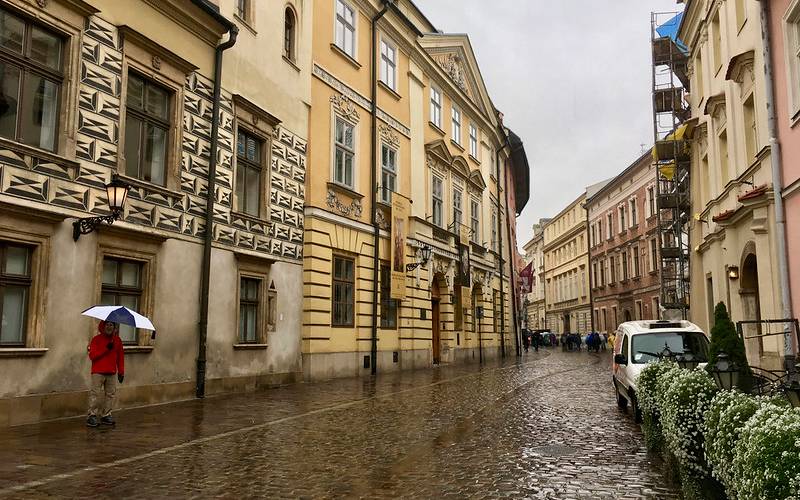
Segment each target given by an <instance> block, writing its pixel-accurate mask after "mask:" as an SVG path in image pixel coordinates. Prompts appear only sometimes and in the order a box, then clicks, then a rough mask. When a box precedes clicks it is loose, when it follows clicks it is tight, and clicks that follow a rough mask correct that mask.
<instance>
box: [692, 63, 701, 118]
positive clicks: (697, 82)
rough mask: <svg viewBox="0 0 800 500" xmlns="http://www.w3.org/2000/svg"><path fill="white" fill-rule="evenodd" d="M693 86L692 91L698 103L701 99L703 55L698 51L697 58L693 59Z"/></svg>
mask: <svg viewBox="0 0 800 500" xmlns="http://www.w3.org/2000/svg"><path fill="white" fill-rule="evenodd" d="M694 74H695V88H693V89H692V91H693V92H692V93H693V94H695V99H696V102H697V103H698V105H699V104H700V103H701V102H702V101H703V55H702V54H701V53H700V52H699V51H698V54H697V59H695V61H694Z"/></svg>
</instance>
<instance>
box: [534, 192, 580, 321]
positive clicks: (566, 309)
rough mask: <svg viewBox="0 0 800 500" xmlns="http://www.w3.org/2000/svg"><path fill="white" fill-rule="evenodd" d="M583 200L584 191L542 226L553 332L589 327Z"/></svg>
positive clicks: (549, 315) (547, 294)
mask: <svg viewBox="0 0 800 500" xmlns="http://www.w3.org/2000/svg"><path fill="white" fill-rule="evenodd" d="M585 201H586V193H583V194H581V195H580V196H579V197H578V198H576V199H575V200H574V201H573V202H572V203H570V204H569V205H568V206H567V207H566V208H565V209H564V210H562V211H561V212H560V213H559V214H558V215H556V216H555V217H553V218H552V219H551V220H550V221H549V222H548V223H547V224H546V225H545V226H544V262H545V303H546V312H545V314H546V321H547V328H548V329H549V330H550V331H551V332H553V333H585V332H588V331H589V330H590V329H591V326H592V318H591V306H590V297H589V281H588V279H589V275H588V269H589V245H588V241H587V240H586V225H587V222H586V211H585V210H584V208H583V204H584V203H585Z"/></svg>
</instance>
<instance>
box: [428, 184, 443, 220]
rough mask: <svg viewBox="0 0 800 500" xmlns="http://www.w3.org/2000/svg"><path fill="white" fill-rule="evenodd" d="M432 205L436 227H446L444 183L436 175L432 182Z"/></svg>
mask: <svg viewBox="0 0 800 500" xmlns="http://www.w3.org/2000/svg"><path fill="white" fill-rule="evenodd" d="M431 205H432V207H431V208H432V209H433V223H434V225H436V226H439V227H444V217H443V214H444V181H443V180H442V178H441V177H438V176H436V175H434V176H433V180H432V182H431Z"/></svg>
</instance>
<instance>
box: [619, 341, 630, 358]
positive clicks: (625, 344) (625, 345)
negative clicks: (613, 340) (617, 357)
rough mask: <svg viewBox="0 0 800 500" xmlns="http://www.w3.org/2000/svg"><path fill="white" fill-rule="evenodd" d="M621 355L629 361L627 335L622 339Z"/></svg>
mask: <svg viewBox="0 0 800 500" xmlns="http://www.w3.org/2000/svg"><path fill="white" fill-rule="evenodd" d="M620 354H622V355H623V356H625V359H628V336H627V335H625V336H624V337H622V352H621V353H620Z"/></svg>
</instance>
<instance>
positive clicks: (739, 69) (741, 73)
mask: <svg viewBox="0 0 800 500" xmlns="http://www.w3.org/2000/svg"><path fill="white" fill-rule="evenodd" d="M755 58H756V54H755V52H754V51H752V50H748V51H747V52H743V53H741V54H739V55H736V56H734V57H733V58H731V62H730V63H729V64H728V70H727V71H726V72H725V79H726V80H733V81H735V82H736V83H738V84H740V85H744V86H745V87H749V86H751V85H752V84H753V82H754V81H755V76H754V74H753V64H754V63H755Z"/></svg>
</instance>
